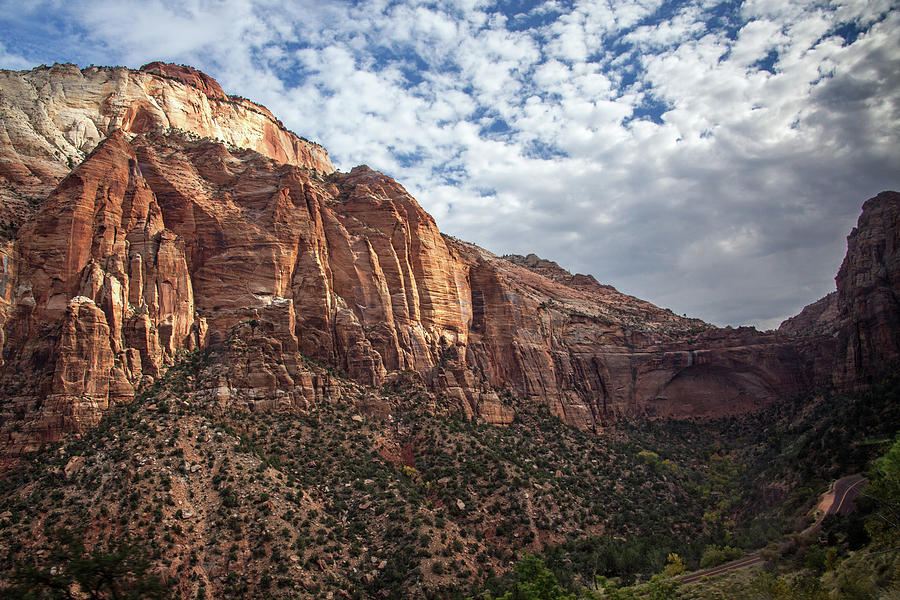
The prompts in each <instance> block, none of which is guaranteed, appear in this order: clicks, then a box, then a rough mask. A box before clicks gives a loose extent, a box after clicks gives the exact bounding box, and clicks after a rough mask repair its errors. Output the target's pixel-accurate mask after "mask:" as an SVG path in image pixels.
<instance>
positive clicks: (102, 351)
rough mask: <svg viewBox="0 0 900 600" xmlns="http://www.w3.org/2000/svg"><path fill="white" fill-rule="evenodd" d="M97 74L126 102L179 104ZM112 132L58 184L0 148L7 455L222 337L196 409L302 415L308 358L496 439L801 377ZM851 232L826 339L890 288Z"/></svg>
mask: <svg viewBox="0 0 900 600" xmlns="http://www.w3.org/2000/svg"><path fill="white" fill-rule="evenodd" d="M153 69H159V67H153ZM57 70H58V71H59V73H57V75H54V73H53V72H52V70H51V72H50V73H49V74H45V75H46V77H48V78H50V79H52V77H54V76H58V77H59V78H60V79H61V80H62V83H61V85H66V82H68V81H70V80H71V79H73V78H77V77H79V76H81V77H83V78H89V77H88V76H86V75H84V74H83V73H81V72H80V71H77V69H75V70H74V71H73V68H69V67H63V68H61V69H57ZM151 70H152V69H151ZM100 72H105V73H111V74H114V75H115V77H117V78H119V80H121V81H123V82H126V83H125V84H123V85H124V86H125V88H126V89H127V88H128V86H130V85H132V84H134V83H135V82H139V83H140V82H143V83H142V85H144V84H147V85H149V83H148V82H150V83H153V82H157V83H153V85H157V84H158V85H162V86H171V85H182V84H181V83H176V84H173V83H170V81H171V80H169V79H165V78H162V79H160V78H157V79H153V80H147V79H143V78H147V77H155V76H154V75H150V74H146V73H145V74H141V73H137V74H136V73H134V72H130V71H128V72H116V71H114V70H113V71H110V70H106V71H103V70H97V73H100ZM32 73H33V72H32ZM165 74H166V76H167V77H176V78H177V79H183V78H186V79H187V84H188V87H190V88H191V90H194V91H191V92H189V93H188V94H187V96H185V95H184V94H185V92H184V90H181V88H172V87H170V88H166V89H168V90H170V91H168V92H165V93H164V94H163V96H166V95H167V94H174V93H175V92H176V91H177V92H178V93H179V94H181V95H182V97H194V98H196V97H199V96H191V95H190V94H202V96H203V98H205V102H207V104H203V103H202V102H201V103H200V104H199V105H197V106H195V107H194V109H195V110H196V111H198V112H197V114H195V115H193V116H185V119H187V120H188V121H190V120H191V119H199V120H200V121H202V120H203V118H202V114H203V111H204V110H206V109H205V108H204V107H205V106H207V105H209V102H212V101H213V100H214V99H215V98H213V99H212V100H211V99H210V96H209V94H212V95H213V96H216V95H217V94H218V92H216V90H215V88H213V87H212V84H211V83H209V81H207V79H204V77H205V76H204V77H200V75H198V74H197V73H196V72H193V71H188V72H181V71H177V72H174V74H173V72H172V71H166V73H165ZM27 75H28V74H27V73H26V74H25V75H23V74H7V79H6V80H5V83H4V85H11V86H13V87H16V86H21V85H24V83H23V82H28V81H30V80H29V79H28V77H27ZM45 75H42V77H43V76H45ZM210 81H211V80H210ZM50 87H51V88H52V87H53V86H52V85H51V86H50ZM92 89H93V88H92ZM142 89H143V88H142ZM204 90H205V91H204ZM103 93H106V92H103ZM126 96H127V95H126ZM2 97H3V98H6V99H9V98H11V97H12V96H11V95H9V94H6V93H4V95H3V96H2ZM22 97H23V98H26V99H27V98H30V97H31V96H29V95H28V94H24V95H22ZM128 97H130V96H128ZM170 99H171V98H170ZM38 104H40V103H38ZM132 105H133V104H129V106H132ZM10 107H11V108H10ZM7 108H8V111H9V112H10V114H12V113H15V110H19V112H18V113H15V114H18V115H20V117H21V118H27V117H28V115H29V114H30V113H28V112H27V111H26V110H25V109H19V108H17V107H16V106H14V105H13V104H10V105H9V106H8V107H7ZM13 109H15V110H13ZM29 110H30V109H29ZM35 110H37V109H35ZM126 112H127V111H126ZM113 114H118V113H115V112H114V113H113ZM123 114H124V113H123ZM254 114H256V113H254ZM23 115H24V116H23ZM198 115H199V116H198ZM234 118H235V119H237V116H234ZM249 118H250V121H252V122H254V123H255V122H257V121H255V120H254V119H257V117H249ZM198 122H199V121H198ZM118 123H119V125H120V126H119V127H118V128H113V129H112V130H111V131H109V132H108V133H107V134H104V135H103V136H101V139H99V140H98V143H97V144H96V145H95V146H93V149H92V150H91V152H90V153H89V154H88V155H87V156H86V158H85V159H84V161H83V162H82V163H81V164H80V165H79V166H77V167H76V168H74V169H72V170H71V172H69V171H68V168H67V167H66V168H65V173H67V174H63V171H62V170H60V169H57V170H56V171H52V172H50V171H48V174H47V175H46V177H43V178H42V177H35V176H32V177H30V178H29V177H26V176H24V175H22V173H25V172H33V171H30V170H29V169H30V168H31V166H33V165H38V164H54V165H57V166H59V165H60V164H61V163H60V162H59V161H58V160H57V161H56V162H53V161H54V159H53V158H52V153H51V154H50V155H47V153H46V149H47V148H46V147H45V146H42V145H41V144H40V143H38V142H40V140H38V142H36V146H35V150H34V152H32V154H25V153H23V152H22V146H21V145H16V144H10V145H6V146H2V147H3V148H4V150H3V151H4V152H5V155H4V156H5V157H6V163H5V165H6V166H5V167H4V168H5V171H3V172H2V173H0V177H3V178H4V179H5V181H6V182H7V183H9V185H8V186H7V190H8V191H7V193H8V198H9V202H6V204H5V205H4V206H6V207H7V209H8V210H9V211H10V212H16V210H17V208H16V206H14V205H13V204H11V203H12V200H13V199H14V198H18V197H20V196H22V195H24V194H26V193H28V194H34V195H36V196H38V201H37V202H36V204H38V208H37V209H36V211H35V212H34V213H33V214H28V213H26V214H24V216H22V217H21V218H22V220H23V221H24V223H23V225H22V227H21V228H20V230H19V232H18V234H17V235H16V236H14V239H11V240H9V241H7V242H5V245H4V246H3V247H2V248H0V257H2V267H3V272H2V279H0V326H2V331H3V337H2V338H0V339H2V341H3V344H4V346H3V360H4V364H3V367H2V371H0V386H2V388H0V389H2V393H3V400H2V403H0V412H2V416H3V420H2V422H3V425H2V428H0V445H2V446H3V447H4V451H3V452H4V453H5V454H7V455H10V454H16V453H18V452H21V451H23V450H28V449H30V448H33V447H34V446H35V445H36V444H39V443H41V442H42V441H46V440H51V439H56V438H58V437H59V436H60V435H62V434H63V433H65V432H66V431H70V430H75V429H80V428H83V427H88V426H91V425H93V424H94V423H96V421H97V419H98V418H99V416H100V415H101V414H102V411H103V410H104V409H105V408H106V407H107V406H108V405H109V404H110V403H113V402H117V401H124V400H127V399H128V398H130V397H131V396H132V395H133V394H134V391H135V389H137V388H139V387H140V386H141V385H144V384H146V383H147V382H148V381H150V380H151V379H152V378H154V377H156V376H158V374H159V373H160V371H161V369H165V368H166V365H168V364H171V363H172V361H174V360H176V358H177V355H178V353H179V352H180V351H182V350H187V349H192V348H197V347H207V346H215V347H223V345H225V344H226V342H227V348H229V350H228V351H229V352H231V353H232V354H233V356H234V360H229V361H228V363H226V364H223V365H220V366H219V367H218V368H217V369H218V370H217V371H216V372H217V375H216V380H215V381H214V382H213V383H211V384H210V385H211V387H210V388H209V389H208V390H207V391H206V392H204V393H203V394H201V395H200V396H199V397H198V398H205V399H207V400H209V401H211V402H216V403H219V404H229V403H232V404H233V403H243V404H247V405H250V406H262V407H265V406H289V407H299V408H304V407H309V406H312V405H314V404H315V403H316V402H319V401H323V400H324V399H327V398H328V397H329V395H333V394H339V393H341V391H340V389H339V386H335V385H334V384H333V382H331V381H330V380H328V379H327V378H323V376H322V374H321V372H319V371H317V370H316V369H313V368H311V367H310V366H309V365H310V363H309V362H308V360H307V359H309V358H311V359H314V360H316V361H319V362H320V363H325V364H328V365H331V366H333V367H336V368H338V369H340V370H341V371H344V372H346V373H347V374H348V375H349V376H350V377H351V378H352V379H353V380H355V381H356V382H359V383H360V384H363V385H366V386H376V385H380V384H382V383H385V382H387V383H390V382H392V381H395V380H397V379H398V378H399V377H412V378H414V379H418V380H420V381H422V382H424V383H425V384H426V385H427V386H428V387H429V389H430V390H431V392H432V395H433V397H434V400H435V401H439V402H443V403H445V404H448V405H452V406H456V407H458V408H459V409H461V410H463V411H465V412H466V413H467V414H469V415H471V416H473V417H478V418H483V419H484V420H486V421H489V422H496V423H503V422H508V420H509V419H511V418H512V416H513V414H512V409H511V408H510V407H509V406H508V405H506V404H504V403H503V402H502V401H501V398H500V396H499V395H498V390H503V389H507V390H511V391H513V392H514V393H515V394H516V395H518V396H521V397H524V398H527V399H530V400H531V401H533V402H537V403H543V404H546V405H548V406H549V407H550V408H551V410H553V411H554V412H555V413H556V414H558V415H559V416H561V417H562V418H563V419H565V420H566V421H567V422H569V423H571V424H573V425H577V426H579V427H584V428H596V427H597V426H599V425H602V424H603V423H604V422H607V421H609V420H611V419H615V418H616V417H617V416H619V415H622V414H637V413H643V414H651V415H664V416H676V417H680V416H714V415H721V414H732V413H738V412H745V411H748V410H752V409H754V408H756V407H759V406H761V405H763V404H765V403H768V402H772V401H774V400H777V399H778V398H780V397H783V396H785V395H790V394H796V393H800V392H802V391H804V390H808V389H810V388H811V387H812V386H813V385H815V384H816V383H817V382H818V379H819V378H820V377H821V371H822V369H821V368H820V367H821V363H822V361H821V360H820V359H816V358H815V356H813V355H812V354H811V352H813V351H812V350H811V349H810V348H811V345H810V344H809V342H808V339H809V338H807V337H803V336H796V335H793V336H792V335H785V334H775V333H759V332H757V331H755V330H752V329H746V328H742V329H737V330H734V329H730V328H729V329H724V330H723V329H716V328H714V327H711V326H709V325H707V324H705V323H703V322H702V321H698V320H695V319H685V318H681V317H678V316H677V315H675V314H673V313H672V312H671V311H668V310H663V309H660V308H658V307H656V306H653V305H652V304H650V303H648V302H644V301H641V300H638V299H637V298H633V297H630V296H627V295H624V294H621V293H619V292H617V291H616V290H615V289H614V288H612V287H610V286H604V285H601V284H599V283H597V282H596V281H595V280H594V279H593V278H592V277H589V276H583V275H574V276H573V275H570V274H568V273H566V272H565V271H563V270H562V269H560V268H559V267H558V266H556V265H555V263H552V262H550V261H543V260H541V259H538V258H537V257H533V256H529V257H524V258H523V257H509V259H504V258H499V257H496V256H494V255H492V254H490V253H489V252H486V251H484V250H482V249H480V248H478V247H476V246H473V245H470V244H466V243H463V242H460V241H458V240H454V239H451V238H446V237H444V236H442V235H441V234H440V232H439V231H438V228H437V226H436V224H435V222H434V220H433V219H432V218H431V217H430V216H429V215H428V214H427V213H425V212H424V211H423V210H422V208H421V207H420V206H419V205H418V204H417V203H416V201H415V200H414V199H413V198H412V197H411V196H410V195H409V194H408V193H407V192H406V191H405V190H404V189H403V187H402V186H400V185H399V184H398V183H397V182H395V181H393V180H392V179H390V178H388V177H386V176H384V175H382V174H380V173H377V172H374V171H372V170H371V169H369V168H367V167H357V168H355V169H353V170H352V171H351V172H350V173H337V172H330V171H328V172H327V173H324V174H323V172H324V171H326V169H322V168H316V167H315V166H312V163H304V164H302V165H298V164H297V161H296V160H293V159H291V158H290V157H286V156H283V155H280V154H278V153H277V152H275V153H272V152H268V153H266V152H261V151H260V149H259V148H255V149H254V148H252V147H251V148H238V147H236V146H235V145H232V144H225V143H222V142H221V141H216V140H213V139H199V138H197V137H196V136H195V135H192V134H186V133H185V132H184V131H183V130H176V129H165V128H158V127H153V128H150V127H130V126H125V125H128V123H131V124H132V125H133V123H134V121H131V122H128V121H127V120H126V121H124V122H123V121H119V122H118ZM242 126H243V125H241V124H240V123H238V124H236V125H235V127H236V128H237V129H238V130H240V128H241V127H242ZM5 127H6V129H7V131H11V130H14V129H16V127H18V125H14V124H13V123H7V124H6V125H5ZM248 127H249V126H248ZM19 129H21V130H22V131H24V132H25V133H22V131H19V133H18V134H16V135H18V136H19V137H18V138H17V139H19V140H22V139H31V138H29V137H28V135H26V134H27V132H28V126H22V127H19ZM19 129H16V131H18V130H19ZM29 135H30V134H29ZM41 139H43V140H44V141H46V139H47V138H41ZM0 142H2V140H0ZM264 149H265V148H263V150H264ZM41 161H43V163H42V162H41ZM319 166H320V167H321V166H322V165H321V164H320V165H319ZM54 168H56V167H54ZM41 194H43V196H41ZM29 204H33V203H29ZM867 206H869V205H868V204H867ZM873 206H874V205H873ZM886 206H888V208H884V209H883V210H882V211H881V213H878V215H876V216H874V217H872V218H871V221H872V222H873V223H874V222H875V221H877V222H878V223H881V222H882V221H884V219H885V218H886V217H885V216H882V213H884V215H890V214H893V215H894V221H893V225H891V224H890V222H889V221H884V222H885V223H887V225H885V227H883V228H882V229H878V227H881V226H880V225H878V226H875V225H873V224H872V223H870V222H869V221H866V222H865V223H863V220H862V219H861V221H860V228H859V231H860V232H868V231H869V230H870V229H871V228H872V227H875V229H878V230H879V231H882V233H880V234H878V235H880V236H881V237H880V238H878V239H888V238H887V237H885V236H888V237H889V235H894V237H893V238H890V239H894V240H895V239H896V231H897V228H896V212H891V211H892V210H895V209H896V200H895V199H894V200H891V201H886ZM890 206H893V207H894V208H893V209H891V208H890ZM10 207H11V208H10ZM867 210H868V211H869V213H870V214H875V212H873V209H867ZM17 214H20V213H17ZM864 214H865V213H864ZM891 227H893V229H890V228H891ZM891 232H893V233H891ZM854 235H855V236H856V238H858V239H859V241H858V243H857V242H854V244H856V245H855V246H854V247H858V248H859V250H858V252H856V254H860V256H863V255H864V257H872V260H871V261H869V262H866V260H868V259H867V258H866V259H864V258H859V259H858V260H857V259H853V260H852V261H851V263H852V264H851V265H850V266H848V263H847V262H845V267H846V268H845V269H842V273H844V272H845V270H846V271H847V274H846V275H845V276H843V277H844V279H846V280H848V281H850V280H852V281H853V282H854V283H852V286H851V287H852V289H854V290H856V291H854V292H841V291H840V290H841V289H844V288H846V286H844V288H842V287H841V285H840V281H841V277H839V294H838V296H839V297H840V298H841V305H840V306H841V311H842V313H841V314H842V315H844V316H843V318H844V319H845V320H846V321H848V322H850V321H854V320H856V319H857V316H858V315H860V314H861V313H860V311H861V310H863V308H861V307H862V306H863V305H865V306H871V305H869V304H865V302H866V301H865V298H867V297H868V296H869V295H870V292H872V290H876V291H877V290H881V289H882V287H879V286H881V283H880V282H881V281H882V280H883V279H884V278H883V277H881V276H880V275H879V276H877V277H876V278H875V279H872V280H871V281H869V280H868V279H866V277H867V275H866V274H867V273H869V272H870V271H871V270H872V269H875V270H876V271H877V270H878V269H879V268H880V267H879V266H878V265H885V268H886V269H888V270H892V272H896V271H895V267H896V260H894V258H895V257H894V256H893V254H891V253H892V252H893V249H894V248H895V247H896V244H894V245H893V246H891V245H890V244H889V243H888V242H878V241H877V240H875V238H872V237H871V236H870V234H869V233H865V234H864V233H856V234H854ZM851 239H854V236H851ZM864 240H868V241H865V242H864ZM891 243H893V242H891ZM867 244H868V245H867ZM879 249H880V250H879ZM879 252H881V254H879ZM849 256H850V255H849V254H848V260H850V259H849ZM879 257H880V258H879ZM851 272H852V273H855V274H853V275H851ZM888 287H889V286H888ZM846 289H850V288H846ZM885 289H887V288H885ZM879 293H880V292H879ZM879 297H883V300H884V301H883V302H882V301H879V302H878V303H876V304H877V307H881V308H877V307H876V308H877V310H874V312H872V315H873V316H872V318H871V319H869V321H866V322H871V325H872V326H871V327H870V328H868V329H866V328H865V327H863V329H860V331H866V332H869V333H865V334H864V335H863V334H860V335H858V336H857V337H856V338H854V337H852V336H850V337H847V338H846V343H845V342H844V341H842V342H841V344H842V347H847V348H854V349H855V348H860V349H861V350H859V352H858V354H857V355H858V356H859V359H856V358H854V359H853V361H855V362H852V363H850V362H848V363H847V365H848V367H847V368H848V370H847V371H846V372H847V375H846V377H845V380H850V379H853V378H854V377H855V376H856V375H855V374H856V373H858V372H859V371H860V369H861V368H862V367H861V366H860V365H863V364H868V363H870V362H872V361H880V360H882V358H885V357H886V356H887V355H885V356H882V354H879V353H883V351H882V350H880V349H877V348H875V346H878V344H881V343H882V342H881V341H879V340H882V341H883V336H884V335H885V334H884V333H873V332H882V330H883V329H884V328H890V327H894V326H895V325H894V321H891V319H892V318H896V308H895V307H893V308H892V305H890V304H889V303H887V300H888V299H889V296H888V295H886V292H885V294H882V295H881V296H879ZM848 302H849V303H850V304H849V305H848V304H847V303H848ZM848 306H849V307H848ZM854 307H855V308H854ZM866 310H868V309H866ZM891 311H894V312H893V317H892V316H891V314H892V313H891ZM866 314H869V313H866ZM860 318H862V317H860ZM864 320H865V319H864ZM854 322H855V321H854ZM894 331H896V329H894ZM894 335H896V333H895V334H894ZM879 336H880V337H879ZM842 339H843V338H842ZM863 339H864V340H871V341H872V343H868V342H863V341H862V340H863ZM894 341H896V338H894ZM873 344H874V346H873ZM880 347H881V346H878V348H880ZM854 351H855V350H854ZM857 355H854V356H857Z"/></svg>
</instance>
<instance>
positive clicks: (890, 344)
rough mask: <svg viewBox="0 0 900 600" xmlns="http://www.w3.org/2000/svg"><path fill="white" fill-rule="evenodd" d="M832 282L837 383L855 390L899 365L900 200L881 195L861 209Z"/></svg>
mask: <svg viewBox="0 0 900 600" xmlns="http://www.w3.org/2000/svg"><path fill="white" fill-rule="evenodd" d="M835 279H836V281H837V295H838V308H839V311H840V312H839V318H840V322H841V328H840V330H839V334H838V339H837V353H836V364H835V383H836V384H837V385H839V386H845V385H854V384H857V383H862V382H865V381H866V380H867V379H868V378H870V377H872V376H876V375H878V374H879V373H880V372H881V371H884V370H885V369H887V368H896V366H897V362H898V360H900V194H898V193H896V192H883V193H881V194H878V195H877V196H875V197H874V198H872V199H870V200H868V201H867V202H866V203H865V204H864V205H863V212H862V215H860V217H859V222H858V224H857V226H856V227H855V228H854V229H853V231H852V232H850V235H849V236H848V237H847V256H846V258H844V262H843V264H842V265H841V269H840V271H838V274H837V277H836V278H835Z"/></svg>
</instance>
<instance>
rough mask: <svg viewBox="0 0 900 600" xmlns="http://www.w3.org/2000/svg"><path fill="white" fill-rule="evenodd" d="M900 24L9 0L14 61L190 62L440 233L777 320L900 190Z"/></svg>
mask: <svg viewBox="0 0 900 600" xmlns="http://www.w3.org/2000/svg"><path fill="white" fill-rule="evenodd" d="M898 32H900V11H898V10H897V7H896V6H894V5H893V3H892V2H891V1H890V0H835V1H828V0H819V1H810V2H804V1H800V0H791V1H787V0H749V1H745V2H740V1H726V2H720V1H717V0H693V1H675V2H673V1H662V0H593V1H580V0H547V1H542V0H512V1H508V2H503V1H501V2H486V1H482V0H456V1H452V2H417V1H401V2H391V1H387V0H372V1H365V0H363V1H358V2H347V1H341V0H329V1H326V2H322V1H303V0H300V1H288V0H260V1H249V0H235V1H224V2H208V1H203V0H187V1H182V2H161V1H158V0H157V1H143V2H137V1H134V0H112V1H108V0H91V1H87V2H82V1H73V0H65V1H52V2H28V1H25V2H23V1H22V0H16V1H13V2H8V1H6V0H0V67H5V68H14V69H22V68H30V67H32V66H34V65H37V64H41V63H47V64H49V63H52V62H56V61H58V62H65V61H69V62H75V63H77V64H79V65H82V66H86V65H88V64H91V63H94V64H104V65H109V64H124V65H127V66H129V67H134V68H137V67H139V66H140V65H142V64H144V63H146V62H150V61H152V60H164V61H169V62H176V63H183V64H190V65H193V66H196V67H198V68H200V69H201V70H203V71H205V72H206V73H208V74H210V75H212V76H213V77H215V78H216V79H217V80H218V81H219V82H220V83H221V84H222V86H223V87H224V88H225V90H226V91H227V92H228V93H233V94H240V95H242V96H245V97H247V98H250V99H252V100H255V101H258V102H261V103H262V104H265V105H266V106H268V107H269V108H270V109H272V110H273V112H275V114H276V115H277V116H278V117H279V118H281V119H282V120H283V121H284V122H285V124H286V125H287V126H288V127H289V128H291V129H292V130H294V131H296V132H298V133H299V134H300V135H303V136H305V137H307V138H310V139H314V140H316V141H319V142H320V143H322V144H323V145H324V146H325V147H326V148H327V149H328V150H329V152H330V153H331V156H332V158H333V159H334V161H335V164H336V165H337V166H338V168H340V169H341V170H349V169H350V168H352V167H353V166H354V165H357V164H363V163H364V164H368V165H370V166H371V167H373V168H375V169H378V170H381V171H384V172H386V173H388V174H390V175H392V176H394V177H395V178H396V179H398V180H399V181H400V182H401V183H402V184H403V185H404V186H406V188H407V189H408V190H409V191H410V192H411V193H412V194H413V195H414V196H415V197H416V198H417V199H418V200H419V202H420V203H421V204H422V205H423V206H424V207H425V209H426V210H428V211H429V212H430V213H431V214H432V215H434V217H435V218H436V219H437V222H438V225H439V226H440V227H441V229H442V230H443V231H444V232H446V233H450V234H452V235H455V236H457V237H460V238H462V239H465V240H468V241H472V242H475V243H477V244H479V245H481V246H483V247H485V248H487V249H489V250H491V251H493V252H495V253H497V254H505V253H513V252H515V253H521V254H525V253H528V252H535V253H537V254H539V255H541V256H543V257H545V258H551V259H553V260H556V261H557V262H559V263H560V264H561V265H562V266H564V267H566V268H568V269H569V270H572V271H577V272H583V273H592V274H593V275H595V276H596V277H597V279H599V280H600V281H602V282H605V283H611V284H613V285H615V286H616V287H618V288H619V289H620V290H622V291H624V292H627V293H630V294H634V295H636V296H640V297H642V298H646V299H649V300H651V301H653V302H654V303H656V304H658V305H660V306H664V307H670V308H672V309H673V310H675V311H676V312H678V313H687V314H689V315H691V316H698V317H701V318H703V319H706V320H708V321H711V322H714V323H717V324H720V325H727V324H731V325H740V324H753V325H756V326H758V327H762V328H768V327H773V326H777V324H778V322H780V320H781V319H783V318H785V317H787V316H789V315H792V314H794V313H796V312H797V311H799V309H800V308H802V307H803V306H804V305H805V304H808V303H809V302H811V301H813V300H815V299H817V298H819V297H821V296H823V295H824V294H826V293H827V292H829V291H831V290H833V289H834V279H833V278H834V275H835V272H836V271H837V268H838V266H839V265H840V261H841V259H842V258H843V255H844V252H845V249H846V241H845V236H846V235H847V233H848V232H849V230H850V228H851V227H852V226H853V225H854V224H855V221H856V218H857V216H858V214H859V210H860V207H861V205H862V202H863V201H864V200H865V199H867V198H869V197H871V196H873V195H875V194H876V193H877V192H879V191H882V190H885V189H900V42H898Z"/></svg>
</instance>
